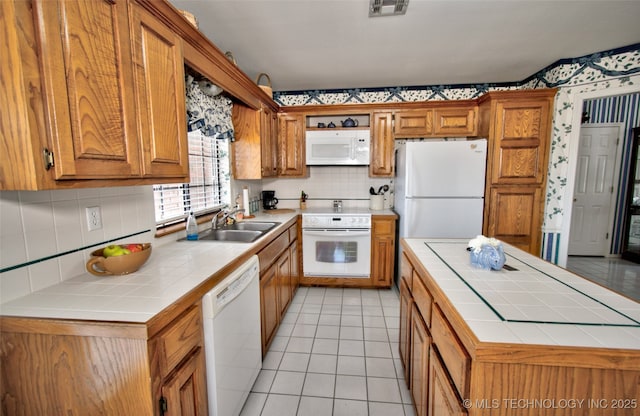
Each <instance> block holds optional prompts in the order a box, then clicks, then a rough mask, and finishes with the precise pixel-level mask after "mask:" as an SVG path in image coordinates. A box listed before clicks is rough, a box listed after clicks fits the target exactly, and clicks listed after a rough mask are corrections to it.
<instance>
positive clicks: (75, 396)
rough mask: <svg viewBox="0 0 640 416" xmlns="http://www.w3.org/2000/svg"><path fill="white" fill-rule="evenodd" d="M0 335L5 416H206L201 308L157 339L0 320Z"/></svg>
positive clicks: (132, 329) (112, 325)
mask: <svg viewBox="0 0 640 416" xmlns="http://www.w3.org/2000/svg"><path fill="white" fill-rule="evenodd" d="M0 329H1V331H2V332H1V333H0V360H1V363H2V365H1V366H0V377H1V379H0V397H1V398H2V400H1V401H0V414H2V415H7V416H8V415H62V414H65V415H66V414H69V415H71V414H75V415H201V416H205V415H207V411H208V410H207V407H208V406H207V390H206V389H207V381H206V364H205V357H204V338H203V332H202V312H201V306H200V302H198V303H196V304H194V305H192V306H191V307H190V308H188V309H187V310H186V311H185V312H183V313H182V314H180V315H179V316H178V317H177V318H175V319H173V320H172V321H170V322H169V323H167V324H166V325H164V327H163V328H161V329H160V330H159V331H158V332H157V333H155V334H154V335H152V336H151V338H148V336H149V332H150V331H152V330H153V329H150V327H148V326H147V325H146V324H137V323H136V324H127V323H122V322H99V321H96V322H92V321H70V320H54V319H48V320H45V319H31V318H12V317H0ZM163 409H164V410H163Z"/></svg>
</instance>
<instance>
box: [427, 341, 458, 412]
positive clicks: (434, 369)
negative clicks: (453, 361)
mask: <svg viewBox="0 0 640 416" xmlns="http://www.w3.org/2000/svg"><path fill="white" fill-rule="evenodd" d="M445 368H446V367H445V366H444V364H442V361H441V360H440V357H439V356H438V353H437V352H436V351H435V350H431V352H430V357H429V413H428V414H429V415H432V416H463V415H466V414H467V411H466V410H465V408H464V406H462V404H461V403H460V399H458V396H457V395H456V391H455V387H454V386H453V385H452V384H451V381H449V377H448V375H447V370H446V369H445Z"/></svg>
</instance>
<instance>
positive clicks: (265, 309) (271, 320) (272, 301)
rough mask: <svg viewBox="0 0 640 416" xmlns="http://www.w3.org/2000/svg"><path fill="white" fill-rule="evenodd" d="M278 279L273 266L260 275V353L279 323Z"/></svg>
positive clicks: (264, 348) (265, 347)
mask: <svg viewBox="0 0 640 416" xmlns="http://www.w3.org/2000/svg"><path fill="white" fill-rule="evenodd" d="M279 283H280V282H279V281H278V277H277V274H276V266H275V265H273V266H271V267H269V268H268V269H267V271H266V272H264V273H261V274H260V320H261V323H262V351H263V355H264V353H265V351H266V349H267V345H269V344H270V343H271V340H272V339H273V337H274V336H275V334H276V330H277V329H278V324H279V323H280V319H279V317H280V314H279V312H280V308H279V307H278V285H279Z"/></svg>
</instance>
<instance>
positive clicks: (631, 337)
mask: <svg viewBox="0 0 640 416" xmlns="http://www.w3.org/2000/svg"><path fill="white" fill-rule="evenodd" d="M467 243H468V240H441V239H406V240H405V244H406V245H407V246H408V247H409V248H410V249H411V251H413V252H414V254H415V255H416V256H417V258H418V259H419V260H420V261H421V262H422V264H423V265H424V266H425V268H426V269H427V270H428V272H429V274H430V275H431V276H432V277H433V280H434V281H435V282H436V283H437V284H438V286H439V287H440V288H441V289H442V291H443V293H444V295H445V296H446V297H447V298H448V299H449V301H450V303H451V304H452V305H453V306H454V307H455V308H456V310H457V311H458V313H459V314H460V316H461V317H462V318H463V319H464V320H465V321H466V323H467V325H468V326H469V328H470V329H471V330H472V331H473V333H474V334H475V335H476V337H477V338H478V340H479V341H481V342H499V343H516V344H517V343H526V344H541V345H562V346H575V347H605V348H625V349H640V304H639V303H638V302H635V301H634V300H632V299H629V298H626V297H624V296H622V295H620V294H618V293H616V292H613V291H611V290H609V289H607V288H605V287H602V286H600V285H598V284H596V283H593V282H591V281H589V280H587V279H585V278H583V277H580V276H578V275H576V274H574V273H571V272H569V271H568V270H565V269H563V268H560V267H558V266H556V265H554V264H551V263H548V262H546V261H544V260H542V259H540V258H538V257H535V256H533V255H531V254H529V253H526V252H524V251H522V250H519V249H517V248H515V247H513V246H510V245H508V244H505V245H504V249H505V250H504V251H505V254H506V258H507V261H506V264H507V265H508V266H511V267H513V268H515V269H516V270H507V269H504V268H503V269H502V270H500V271H494V270H482V269H478V268H475V267H473V266H471V263H470V260H469V252H468V251H467V250H466V247H467Z"/></svg>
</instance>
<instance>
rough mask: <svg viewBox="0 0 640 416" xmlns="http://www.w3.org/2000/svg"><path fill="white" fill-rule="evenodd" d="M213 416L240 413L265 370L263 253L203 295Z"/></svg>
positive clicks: (210, 400) (209, 388)
mask: <svg viewBox="0 0 640 416" xmlns="http://www.w3.org/2000/svg"><path fill="white" fill-rule="evenodd" d="M202 311H203V312H202V314H203V318H204V320H203V322H204V337H205V338H204V344H205V358H206V362H207V390H208V397H209V415H210V416H232V415H239V414H240V411H241V410H242V406H243V405H244V402H245V401H246V399H247V396H248V395H249V391H250V390H251V387H252V386H253V383H254V382H255V380H256V378H257V376H258V373H259V372H260V369H261V368H262V351H261V338H260V337H261V335H260V276H259V266H258V256H252V257H251V258H250V259H249V260H247V261H246V262H245V263H243V264H242V266H240V267H238V268H237V269H236V270H234V271H233V272H232V273H231V274H229V276H227V277H226V278H224V280H222V281H221V282H220V283H218V284H217V285H216V287H214V288H213V289H212V290H211V291H210V292H208V293H207V294H206V295H204V297H203V298H202Z"/></svg>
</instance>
